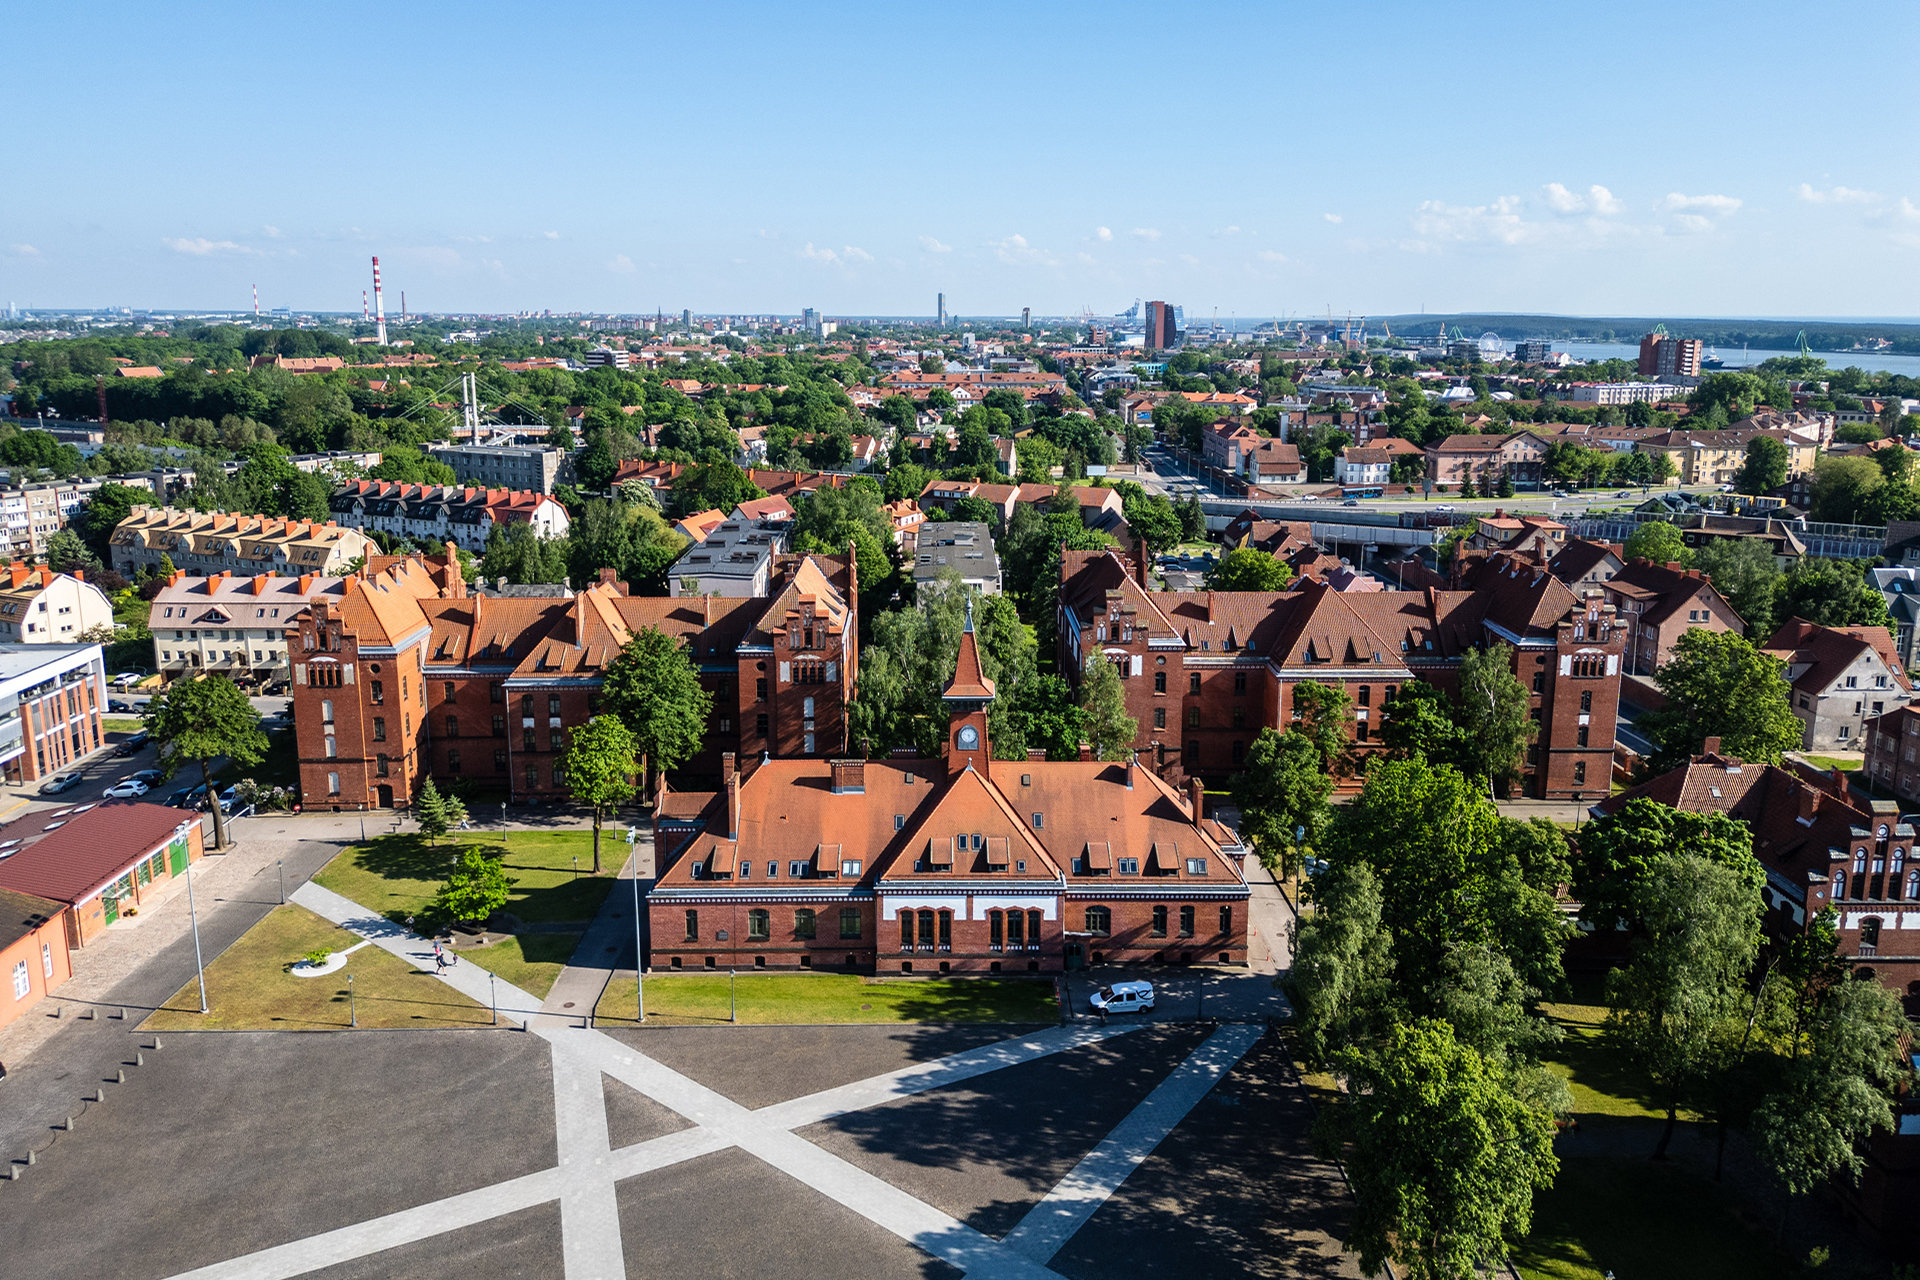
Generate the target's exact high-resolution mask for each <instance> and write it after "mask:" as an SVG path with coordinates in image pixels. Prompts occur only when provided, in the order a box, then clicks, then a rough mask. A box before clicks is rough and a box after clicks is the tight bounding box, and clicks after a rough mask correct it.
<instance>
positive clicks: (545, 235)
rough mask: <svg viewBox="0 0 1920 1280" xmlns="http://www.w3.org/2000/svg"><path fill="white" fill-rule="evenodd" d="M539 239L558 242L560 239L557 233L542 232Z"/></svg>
mask: <svg viewBox="0 0 1920 1280" xmlns="http://www.w3.org/2000/svg"><path fill="white" fill-rule="evenodd" d="M540 238H541V239H542V240H558V239H559V238H560V233H559V232H558V231H542V232H541V233H540Z"/></svg>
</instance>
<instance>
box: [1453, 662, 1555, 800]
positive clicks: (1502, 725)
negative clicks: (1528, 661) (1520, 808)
mask: <svg viewBox="0 0 1920 1280" xmlns="http://www.w3.org/2000/svg"><path fill="white" fill-rule="evenodd" d="M1455 699H1456V702H1457V704H1458V707H1459V711H1458V713H1457V715H1456V716H1455V724H1456V725H1457V726H1458V727H1459V730H1460V760H1461V765H1462V768H1463V769H1464V770H1465V771H1467V772H1470V773H1474V774H1477V775H1478V776H1480V777H1483V778H1485V779H1486V780H1487V786H1488V788H1489V790H1491V789H1492V787H1493V785H1494V783H1496V782H1498V781H1504V780H1505V779H1508V778H1510V777H1512V776H1513V775H1514V774H1515V773H1517V772H1518V771H1519V769H1520V762H1521V760H1522V759H1524V757H1525V755H1526V750H1527V744H1528V743H1529V742H1531V741H1533V737H1534V734H1535V733H1536V732H1538V726H1537V725H1535V724H1534V723H1533V721H1532V719H1531V718H1530V717H1529V714H1528V712H1529V707H1528V703H1529V701H1530V695H1529V694H1528V693H1527V686H1525V685H1524V684H1521V683H1520V679H1519V677H1517V676H1515V675H1514V674H1513V647H1512V646H1511V645H1508V644H1505V643H1501V642H1496V643H1494V644H1491V645H1488V646H1486V647H1485V648H1480V649H1469V650H1468V651H1467V653H1466V656H1465V657H1464V658H1463V659H1461V662H1460V687H1459V690H1458V692H1457V693H1456V694H1455Z"/></svg>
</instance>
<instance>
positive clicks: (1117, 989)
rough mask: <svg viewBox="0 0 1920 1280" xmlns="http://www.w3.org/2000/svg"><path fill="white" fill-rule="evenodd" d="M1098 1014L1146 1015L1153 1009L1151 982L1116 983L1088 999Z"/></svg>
mask: <svg viewBox="0 0 1920 1280" xmlns="http://www.w3.org/2000/svg"><path fill="white" fill-rule="evenodd" d="M1087 1003H1088V1004H1090V1005H1092V1006H1093V1008H1094V1011H1095V1012H1096V1013H1144V1012H1146V1011H1147V1010H1148V1009H1151V1008H1153V984H1152V983H1151V982H1116V983H1114V984H1113V985H1112V986H1110V987H1102V988H1100V989H1099V990H1098V991H1096V992H1094V993H1093V994H1092V995H1090V996H1088V997H1087Z"/></svg>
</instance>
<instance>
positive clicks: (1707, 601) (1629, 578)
mask: <svg viewBox="0 0 1920 1280" xmlns="http://www.w3.org/2000/svg"><path fill="white" fill-rule="evenodd" d="M1600 589H1601V590H1602V591H1603V592H1605V593H1606V597H1607V599H1608V600H1609V601H1610V602H1611V603H1612V604H1613V606H1614V609H1615V616H1616V617H1618V618H1619V619H1620V621H1621V622H1622V623H1623V624H1624V625H1625V626H1626V628H1627V652H1626V661H1627V671H1628V673H1629V674H1632V675H1639V676H1650V675H1652V674H1653V673H1654V671H1655V670H1657V669H1658V668H1660V667H1662V666H1664V665H1666V663H1667V660H1668V659H1669V658H1671V657H1672V656H1673V646H1674V643H1675V642H1676V641H1677V640H1679V639H1680V637H1681V636H1683V635H1685V634H1686V633H1687V632H1689V631H1693V630H1704V631H1731V632H1732V633H1733V634H1734V635H1741V634H1743V633H1744V632H1745V630H1746V623H1745V622H1743V621H1742V620H1741V618H1740V615H1739V614H1737V613H1735V612H1734V611H1733V606H1732V605H1730V604H1728V603H1727V601H1726V597H1724V596H1722V595H1721V594H1720V592H1719V591H1718V590H1716V589H1715V587H1714V585H1713V579H1712V578H1711V577H1710V576H1708V575H1707V574H1705V573H1702V572H1701V571H1700V570H1698V569H1682V568H1681V567H1680V566H1679V565H1678V564H1677V563H1668V564H1664V565H1660V564H1655V563H1653V562H1652V561H1651V560H1646V559H1642V558H1639V557H1635V559H1634V560H1633V561H1632V562H1631V563H1630V564H1628V565H1626V566H1624V567H1623V568H1622V569H1621V570H1620V571H1619V572H1618V573H1616V574H1614V575H1613V576H1612V577H1611V578H1609V579H1607V580H1606V581H1605V582H1604V583H1602V584H1601V586H1600Z"/></svg>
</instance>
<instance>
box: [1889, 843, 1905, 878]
mask: <svg viewBox="0 0 1920 1280" xmlns="http://www.w3.org/2000/svg"><path fill="white" fill-rule="evenodd" d="M1906 860H1907V851H1906V849H1905V848H1903V847H1901V846H1899V845H1895V846H1894V850H1893V865H1892V866H1891V867H1889V868H1887V869H1888V870H1889V871H1891V872H1893V874H1895V875H1899V874H1900V864H1902V863H1903V862H1905V861H1906Z"/></svg>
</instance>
